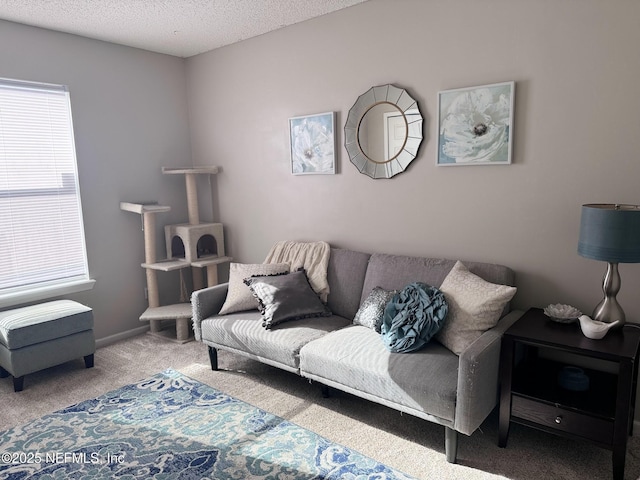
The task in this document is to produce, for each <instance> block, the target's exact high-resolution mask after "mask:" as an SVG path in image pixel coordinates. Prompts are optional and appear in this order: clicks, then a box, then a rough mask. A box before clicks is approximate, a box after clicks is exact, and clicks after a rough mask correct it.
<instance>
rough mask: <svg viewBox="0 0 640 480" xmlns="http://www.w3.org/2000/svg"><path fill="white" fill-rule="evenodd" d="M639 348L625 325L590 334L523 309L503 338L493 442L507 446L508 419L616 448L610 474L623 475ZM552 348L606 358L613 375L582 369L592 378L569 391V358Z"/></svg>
mask: <svg viewBox="0 0 640 480" xmlns="http://www.w3.org/2000/svg"><path fill="white" fill-rule="evenodd" d="M639 346H640V329H639V328H634V327H633V326H630V325H627V326H625V327H624V328H623V329H618V330H615V331H610V332H609V333H608V334H607V335H606V336H605V337H604V338H603V339H601V340H592V339H589V338H587V337H585V336H584V335H583V334H582V332H581V331H580V326H579V324H578V323H573V324H562V323H557V322H554V321H552V320H550V319H549V318H548V317H547V316H546V315H544V313H543V311H542V309H539V308H532V309H530V310H528V311H527V312H526V313H525V314H524V315H523V316H522V317H521V318H520V319H519V320H518V321H516V322H515V323H514V324H513V325H512V326H511V327H510V328H509V329H507V331H506V332H505V333H504V336H503V338H502V350H501V354H500V380H501V391H500V420H499V432H498V446H500V447H503V448H504V447H506V445H507V439H508V436H509V426H510V424H511V422H514V423H518V424H521V425H526V426H529V427H532V428H537V429H539V430H543V431H545V432H548V433H552V434H555V435H561V436H563V437H568V438H573V439H578V440H587V441H589V442H591V443H594V444H596V445H598V446H600V447H603V448H607V449H609V450H611V451H612V452H613V454H612V462H613V478H614V480H622V479H623V477H624V464H625V456H626V451H627V438H628V436H629V435H631V433H632V429H633V416H634V410H635V400H636V390H637V379H638V357H639V352H638V350H639ZM557 352H563V353H564V354H566V353H569V354H573V355H578V356H580V357H585V358H589V359H598V360H600V361H605V362H607V365H608V366H610V367H613V368H608V369H606V370H611V371H612V372H613V373H609V372H607V371H600V370H596V369H594V368H583V367H580V368H582V369H583V370H584V372H585V373H586V375H587V376H588V377H589V387H588V389H587V390H586V391H574V390H567V389H565V388H562V387H561V386H560V385H559V383H558V375H559V373H560V370H561V369H562V368H563V367H564V366H566V365H570V364H571V362H570V361H567V362H563V361H560V360H556V358H558V357H562V355H557ZM554 353H555V354H554ZM565 356H566V355H565ZM576 362H577V360H576ZM587 362H588V363H589V361H587ZM590 363H594V362H593V361H591V362H590ZM595 363H604V362H595Z"/></svg>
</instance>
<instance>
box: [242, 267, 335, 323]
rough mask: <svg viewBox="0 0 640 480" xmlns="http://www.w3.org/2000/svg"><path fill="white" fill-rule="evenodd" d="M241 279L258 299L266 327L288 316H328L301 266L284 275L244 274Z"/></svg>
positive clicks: (284, 319)
mask: <svg viewBox="0 0 640 480" xmlns="http://www.w3.org/2000/svg"><path fill="white" fill-rule="evenodd" d="M244 283H246V284H247V285H248V286H249V289H250V290H251V292H252V293H253V295H254V296H255V297H256V299H257V300H258V303H259V305H260V307H259V308H260V313H262V326H263V327H264V328H266V329H267V330H269V329H270V328H271V327H273V326H274V325H277V324H279V323H282V322H286V321H289V320H298V319H301V318H309V317H328V316H331V310H329V309H328V308H327V306H326V305H325V304H324V303H322V300H320V297H318V294H317V293H316V292H314V291H313V288H311V284H310V283H309V279H308V278H307V274H306V273H305V271H304V269H302V268H301V269H300V270H297V271H295V272H291V273H287V274H283V275H271V276H261V277H251V278H245V280H244Z"/></svg>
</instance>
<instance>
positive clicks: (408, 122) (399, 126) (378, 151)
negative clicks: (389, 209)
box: [344, 85, 423, 178]
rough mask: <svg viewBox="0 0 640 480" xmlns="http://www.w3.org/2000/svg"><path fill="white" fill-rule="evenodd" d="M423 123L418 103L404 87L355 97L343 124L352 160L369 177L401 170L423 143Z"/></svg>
mask: <svg viewBox="0 0 640 480" xmlns="http://www.w3.org/2000/svg"><path fill="white" fill-rule="evenodd" d="M422 122H423V119H422V115H421V114H420V110H419V109H418V104H417V102H416V101H415V100H414V99H413V98H411V96H410V95H409V94H408V93H407V92H406V90H403V89H401V88H398V87H395V86H393V85H382V86H379V87H373V88H371V89H370V90H369V91H367V92H366V93H364V94H363V95H360V97H358V100H356V103H355V104H354V105H353V107H352V108H351V110H349V115H348V117H347V122H346V124H345V127H344V132H345V148H346V149H347V153H348V154H349V159H350V160H351V163H353V164H354V165H355V166H356V168H357V169H358V170H359V171H360V173H364V174H365V175H368V176H370V177H371V178H391V177H393V176H394V175H397V174H398V173H401V172H404V171H405V169H406V168H407V167H408V166H409V163H411V161H412V160H413V159H414V158H415V157H416V154H417V153H418V147H419V146H420V143H421V142H422Z"/></svg>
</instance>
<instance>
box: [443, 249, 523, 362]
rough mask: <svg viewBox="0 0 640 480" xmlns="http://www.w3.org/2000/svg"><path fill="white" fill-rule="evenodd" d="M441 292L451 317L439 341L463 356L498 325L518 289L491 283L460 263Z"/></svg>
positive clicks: (450, 273)
mask: <svg viewBox="0 0 640 480" xmlns="http://www.w3.org/2000/svg"><path fill="white" fill-rule="evenodd" d="M440 290H441V291H442V293H444V297H445V299H446V300H447V303H448V304H449V314H448V315H447V319H446V320H445V322H444V326H443V327H442V328H441V329H440V331H439V332H438V333H437V334H436V340H438V341H439V342H440V343H442V344H443V345H444V346H445V347H447V348H448V349H449V350H451V351H452V352H453V353H455V354H456V355H460V354H461V353H462V352H463V351H464V350H465V349H466V348H467V347H468V346H469V345H471V344H472V343H473V342H474V341H475V340H477V339H478V338H479V337H480V336H481V335H482V334H483V333H484V332H486V331H487V330H489V329H490V328H493V327H495V326H496V325H497V323H498V320H500V315H501V314H502V311H503V310H504V307H505V305H506V304H507V303H508V302H509V301H510V300H511V299H512V298H513V296H514V295H515V294H516V287H510V286H507V285H498V284H495V283H490V282H487V281H486V280H484V279H482V278H480V277H479V276H477V275H475V274H473V273H471V272H470V271H469V270H468V269H467V267H465V266H464V264H463V263H462V262H460V261H458V262H456V264H455V265H454V267H453V268H452V269H451V271H450V272H449V274H448V275H447V277H446V278H445V279H444V281H443V282H442V285H441V286H440Z"/></svg>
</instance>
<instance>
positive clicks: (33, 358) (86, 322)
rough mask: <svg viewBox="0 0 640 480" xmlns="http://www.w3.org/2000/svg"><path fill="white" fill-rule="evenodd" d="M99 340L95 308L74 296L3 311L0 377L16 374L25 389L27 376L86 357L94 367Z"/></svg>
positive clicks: (15, 380)
mask: <svg viewBox="0 0 640 480" xmlns="http://www.w3.org/2000/svg"><path fill="white" fill-rule="evenodd" d="M95 351H96V342H95V339H94V336H93V311H92V310H91V308H89V307H87V306H85V305H82V304H80V303H78V302H74V301H72V300H56V301H53V302H46V303H41V304H38V305H31V306H29V307H22V308H16V309H13V310H6V311H3V312H0V377H7V376H9V375H12V376H13V388H14V390H15V391H16V392H19V391H21V390H22V388H23V385H24V376H25V375H27V374H29V373H33V372H37V371H39V370H44V369H45V368H49V367H53V366H55V365H60V364H61V363H65V362H68V361H69V360H73V359H75V358H79V357H84V363H85V366H86V367H87V368H91V367H93V354H94V353H95Z"/></svg>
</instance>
